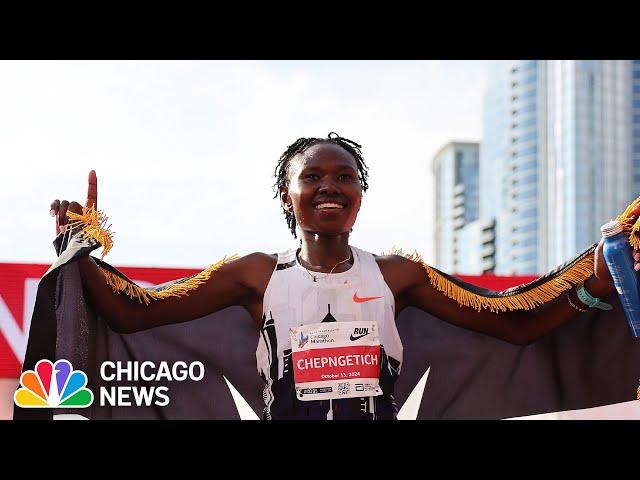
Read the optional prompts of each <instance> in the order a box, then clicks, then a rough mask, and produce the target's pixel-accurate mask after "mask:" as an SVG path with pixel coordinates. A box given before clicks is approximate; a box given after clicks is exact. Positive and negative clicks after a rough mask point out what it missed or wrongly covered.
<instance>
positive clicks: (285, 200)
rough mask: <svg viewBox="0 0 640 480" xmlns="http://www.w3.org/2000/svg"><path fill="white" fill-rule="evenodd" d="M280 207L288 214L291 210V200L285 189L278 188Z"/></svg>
mask: <svg viewBox="0 0 640 480" xmlns="http://www.w3.org/2000/svg"><path fill="white" fill-rule="evenodd" d="M280 205H282V208H284V209H285V210H286V211H288V212H290V211H291V210H292V208H293V207H292V205H291V198H290V197H289V192H288V190H287V188H286V187H280Z"/></svg>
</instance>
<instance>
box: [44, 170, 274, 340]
mask: <svg viewBox="0 0 640 480" xmlns="http://www.w3.org/2000/svg"><path fill="white" fill-rule="evenodd" d="M97 199H98V185H97V178H96V174H95V172H94V171H91V173H90V174H89V187H88V193H87V202H86V207H93V208H94V209H95V208H96V207H97ZM67 210H68V211H71V212H73V213H76V214H81V213H82V206H81V205H80V204H78V203H77V202H67V201H66V200H63V201H62V202H60V201H58V200H56V201H54V202H53V203H52V204H51V214H52V215H54V216H55V217H56V234H59V233H60V232H62V231H63V230H65V229H66V228H67V223H68V221H69V218H68V216H67ZM78 262H79V269H80V276H81V280H82V285H83V288H84V291H85V293H86V295H87V297H88V300H89V302H90V303H91V304H92V306H93V307H94V308H95V309H96V310H97V311H98V312H99V313H100V315H101V316H102V317H104V318H105V320H106V321H107V323H108V324H109V326H110V327H111V328H112V329H113V330H114V331H117V332H120V333H133V332H137V331H141V330H146V329H149V328H154V327H158V326H161V325H167V324H170V323H180V322H185V321H188V320H193V319H195V318H198V317H202V316H204V315H207V314H210V313H213V312H216V311H219V310H222V309H224V308H226V307H229V306H232V305H239V306H244V307H246V308H247V309H249V310H250V311H251V310H254V308H252V307H254V306H255V305H256V302H257V301H259V300H260V301H261V299H262V295H263V293H264V289H265V288H266V285H267V283H268V280H269V276H270V274H271V272H272V271H273V268H274V267H275V263H276V261H275V259H274V258H273V257H272V256H271V255H267V254H264V253H252V254H250V255H247V256H244V257H241V258H237V259H233V260H230V261H227V262H222V264H221V265H219V266H217V268H216V269H215V271H213V272H212V273H211V274H210V275H208V278H206V279H205V280H203V281H200V282H197V283H198V284H197V285H196V286H194V287H193V288H191V289H189V291H188V292H187V293H183V294H182V295H181V296H166V297H165V298H152V299H151V300H150V301H149V302H148V304H144V303H141V302H139V301H138V300H137V299H132V298H129V297H128V296H127V295H126V294H125V293H124V292H117V291H114V289H113V288H112V287H111V286H109V284H108V283H107V281H106V279H105V272H104V270H102V269H101V268H100V267H99V266H98V265H97V264H96V262H95V261H94V260H93V259H92V258H91V257H83V258H81V259H79V260H78Z"/></svg>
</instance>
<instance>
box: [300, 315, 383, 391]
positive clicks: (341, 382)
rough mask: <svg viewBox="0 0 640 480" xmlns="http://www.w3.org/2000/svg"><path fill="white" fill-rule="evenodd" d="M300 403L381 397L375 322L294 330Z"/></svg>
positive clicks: (319, 324) (341, 323) (376, 326)
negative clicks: (301, 401)
mask: <svg viewBox="0 0 640 480" xmlns="http://www.w3.org/2000/svg"><path fill="white" fill-rule="evenodd" d="M290 335H291V350H292V355H293V378H294V381H295V388H296V396H297V397H298V400H303V401H308V400H328V399H337V398H351V397H373V396H376V395H382V389H381V388H380V383H379V379H380V360H381V355H380V336H379V334H378V325H377V324H376V322H364V321H361V322H327V323H313V324H309V325H302V326H299V327H294V328H291V330H290Z"/></svg>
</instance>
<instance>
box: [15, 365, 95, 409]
mask: <svg viewBox="0 0 640 480" xmlns="http://www.w3.org/2000/svg"><path fill="white" fill-rule="evenodd" d="M20 385H21V386H22V388H19V389H18V390H17V391H16V393H14V395H13V401H14V402H15V404H16V405H17V406H19V407H22V408H62V407H65V408H86V407H88V406H89V405H91V404H92V403H93V392H91V390H89V389H88V388H85V386H86V385H87V376H86V375H85V373H84V372H83V371H81V370H75V371H74V370H73V367H72V366H71V362H69V361H68V360H64V359H60V360H58V361H57V362H56V363H51V361H49V360H40V361H39V362H38V363H36V369H35V371H33V370H27V371H25V372H22V375H20Z"/></svg>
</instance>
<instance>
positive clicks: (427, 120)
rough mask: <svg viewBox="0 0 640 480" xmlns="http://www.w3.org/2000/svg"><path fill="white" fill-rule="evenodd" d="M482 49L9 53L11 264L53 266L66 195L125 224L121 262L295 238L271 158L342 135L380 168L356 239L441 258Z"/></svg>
mask: <svg viewBox="0 0 640 480" xmlns="http://www.w3.org/2000/svg"><path fill="white" fill-rule="evenodd" d="M487 67H488V65H487V62H484V61H468V62H465V61H277V62H276V61H255V62H254V61H235V62H231V61H224V62H222V61H161V62H159V61H91V62H88V61H65V62H59V61H41V62H12V61H3V62H0V162H1V164H2V171H1V173H0V201H1V205H2V208H1V209H0V225H2V234H1V235H0V261H3V262H39V263H51V262H52V261H53V260H54V258H55V252H54V250H53V247H52V245H51V242H52V240H53V233H54V226H53V219H52V218H51V217H49V215H48V207H49V204H50V203H51V201H52V200H53V199H55V198H60V199H64V198H66V199H68V200H72V199H73V200H77V201H79V202H80V203H84V201H85V199H86V178H87V175H88V172H89V170H91V169H95V170H96V171H97V174H98V203H99V205H98V207H99V208H100V209H102V210H104V211H105V213H106V214H107V215H108V216H109V217H110V221H111V222H112V224H113V230H114V231H115V232H116V235H115V242H114V244H115V245H114V248H113V250H112V251H111V253H110V254H109V255H108V256H107V257H106V260H107V261H108V262H109V263H111V264H113V265H133V266H184V267H203V266H206V265H208V264H210V263H212V262H214V261H216V260H217V259H219V258H220V257H222V256H223V255H225V254H231V253H238V254H246V253H249V252H252V251H263V252H268V253H273V252H276V251H283V250H285V249H287V248H289V247H291V246H293V245H295V241H294V239H293V237H292V236H291V234H290V233H289V231H288V228H287V226H286V223H285V221H284V217H283V216H282V213H281V210H280V207H279V204H278V201H277V200H276V199H273V198H272V197H273V190H272V187H271V186H272V184H273V181H274V179H273V169H274V167H275V164H276V161H277V159H278V157H279V156H280V155H281V153H282V152H283V151H284V150H285V148H286V147H287V146H288V145H289V144H291V143H292V142H293V141H294V140H296V139H297V138H298V137H302V136H307V137H308V136H326V135H327V134H328V133H329V132H330V131H336V132H338V133H339V134H340V135H342V136H345V137H348V138H351V139H353V140H355V141H356V142H358V143H360V144H361V145H362V146H363V153H364V156H365V160H366V161H367V162H368V164H369V166H370V178H369V185H370V189H369V191H368V192H367V193H366V194H365V197H364V200H363V205H362V209H361V210H360V214H359V217H358V220H357V222H356V225H355V228H354V232H353V234H352V237H351V243H352V244H353V245H356V246H358V247H360V248H363V249H365V250H368V251H370V252H373V253H380V252H381V251H383V250H387V249H389V248H390V247H392V246H393V245H396V246H400V247H402V248H404V249H406V250H413V249H417V250H418V251H419V252H420V253H422V254H423V255H424V257H425V259H426V260H427V261H432V260H433V213H434V212H433V205H434V200H433V198H434V197H433V195H434V191H433V178H432V174H431V169H430V164H431V159H432V157H433V155H434V153H435V152H436V151H437V150H438V149H439V148H440V147H442V146H443V145H444V144H445V143H447V142H449V141H451V140H476V141H477V140H480V136H481V129H482V125H481V119H482V112H481V105H482V94H483V92H484V89H485V86H486V80H487Z"/></svg>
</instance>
